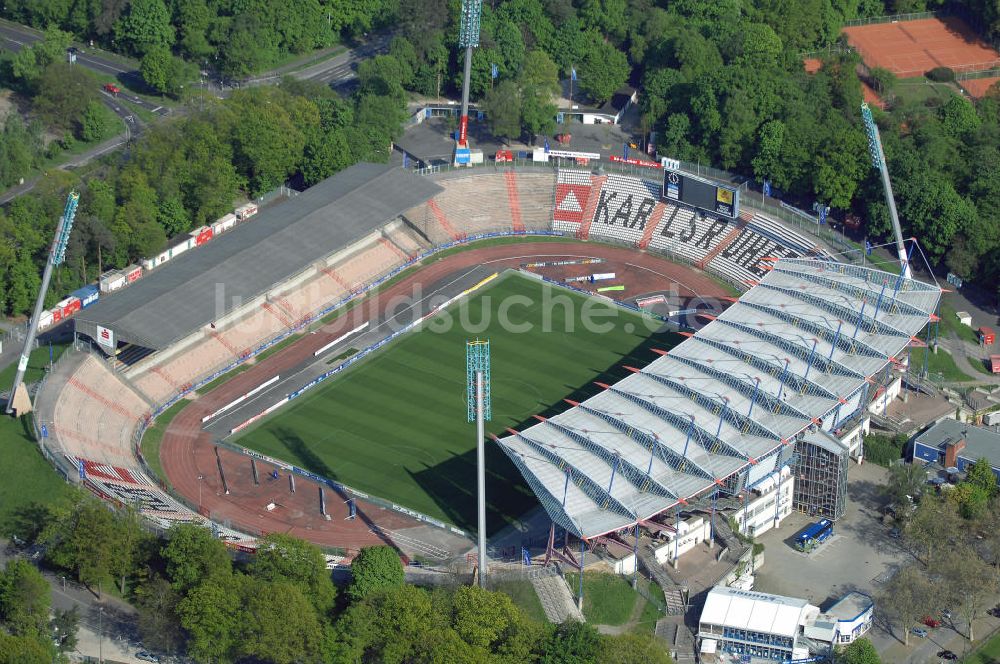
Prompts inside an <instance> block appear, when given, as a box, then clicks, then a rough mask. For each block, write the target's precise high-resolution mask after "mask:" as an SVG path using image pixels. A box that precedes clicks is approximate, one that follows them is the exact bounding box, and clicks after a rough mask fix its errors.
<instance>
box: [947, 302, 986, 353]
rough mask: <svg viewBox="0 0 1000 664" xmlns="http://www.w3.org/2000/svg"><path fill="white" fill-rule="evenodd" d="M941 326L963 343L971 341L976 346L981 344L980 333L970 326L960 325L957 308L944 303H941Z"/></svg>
mask: <svg viewBox="0 0 1000 664" xmlns="http://www.w3.org/2000/svg"><path fill="white" fill-rule="evenodd" d="M941 326H942V327H943V328H944V330H945V332H946V333H947V332H953V333H954V334H955V335H956V336H958V338H959V339H962V340H963V341H969V342H971V343H974V344H978V343H979V333H978V332H976V331H975V330H974V329H972V328H971V327H969V326H968V325H962V324H961V323H959V322H958V316H956V315H955V307H952V306H950V305H948V304H944V303H941Z"/></svg>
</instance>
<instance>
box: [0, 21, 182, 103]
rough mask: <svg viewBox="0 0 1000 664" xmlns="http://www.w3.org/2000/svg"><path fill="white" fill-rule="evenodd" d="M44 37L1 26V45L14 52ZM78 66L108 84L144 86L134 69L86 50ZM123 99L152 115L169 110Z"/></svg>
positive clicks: (138, 99) (130, 96)
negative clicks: (105, 79)
mask: <svg viewBox="0 0 1000 664" xmlns="http://www.w3.org/2000/svg"><path fill="white" fill-rule="evenodd" d="M41 39H42V36H41V34H39V33H38V32H37V31H35V30H32V29H31V28H27V27H20V26H18V27H15V26H13V25H11V24H10V23H2V24H0V45H2V46H4V47H5V48H8V49H10V50H12V51H15V52H17V51H20V50H21V49H22V48H24V47H25V46H31V45H32V44H34V43H35V42H37V41H41ZM76 64H77V66H80V67H84V68H86V69H89V70H91V71H93V72H95V73H96V74H98V75H100V76H104V77H106V78H107V79H108V81H107V82H109V83H111V82H118V83H126V84H128V85H132V86H141V85H143V81H142V77H141V76H140V75H139V72H138V70H137V69H135V68H134V67H129V66H126V65H123V64H121V63H120V62H116V61H114V60H112V59H110V58H105V57H101V56H100V55H97V54H95V53H92V52H90V51H88V50H87V49H86V48H84V49H82V50H77V52H76ZM120 97H121V98H122V99H126V100H128V101H130V102H131V103H133V104H135V105H137V106H139V107H140V108H143V109H145V110H147V111H149V112H150V113H155V114H157V115H166V113H167V111H168V110H169V109H166V108H164V107H163V105H162V104H157V103H156V102H151V101H147V100H145V99H143V98H142V97H138V96H136V95H134V94H130V93H127V92H122V93H120Z"/></svg>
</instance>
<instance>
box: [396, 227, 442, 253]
mask: <svg viewBox="0 0 1000 664" xmlns="http://www.w3.org/2000/svg"><path fill="white" fill-rule="evenodd" d="M385 237H386V239H387V240H389V241H390V242H392V243H393V244H395V245H396V246H397V247H399V248H400V249H402V250H403V251H404V252H406V254H407V255H408V256H416V255H418V254H421V253H423V252H424V251H427V250H428V249H429V248H430V246H431V245H430V243H428V242H427V241H426V240H424V239H423V238H421V237H420V236H418V235H417V234H416V232H414V231H413V229H411V228H408V227H406V226H400V227H399V228H397V229H395V230H393V231H390V232H389V233H387V234H386V236H385Z"/></svg>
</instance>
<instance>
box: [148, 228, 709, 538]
mask: <svg viewBox="0 0 1000 664" xmlns="http://www.w3.org/2000/svg"><path fill="white" fill-rule="evenodd" d="M571 257H577V258H582V257H591V258H603V259H604V260H605V261H606V263H607V265H604V266H602V267H601V270H602V271H603V270H605V269H607V270H609V271H610V270H617V271H619V272H620V279H619V280H617V281H616V283H621V282H624V283H625V285H626V289H627V290H626V292H627V293H629V297H634V296H636V295H639V294H643V293H651V292H662V291H670V290H672V289H674V288H676V290H677V292H678V294H679V295H680V296H682V297H685V296H687V297H694V296H702V297H705V298H718V297H724V296H726V295H727V293H726V291H725V289H724V288H723V287H722V286H720V285H719V283H718V282H716V281H715V280H713V279H712V278H711V277H709V276H708V275H707V274H705V273H703V272H700V271H698V270H696V269H694V268H691V267H688V266H684V265H679V264H677V263H671V262H669V261H667V260H666V259H664V258H661V257H659V256H656V255H652V254H648V253H645V252H640V251H637V250H634V249H626V248H618V247H609V246H604V245H600V244H590V243H579V242H544V243H541V242H530V243H519V244H510V245H500V246H495V247H484V248H481V249H475V248H471V249H468V250H465V251H462V252H459V253H457V254H453V255H451V256H447V257H445V258H442V259H440V260H437V261H435V262H433V263H431V264H429V265H427V266H424V267H419V268H417V269H415V270H413V271H411V272H409V273H407V276H406V277H405V278H404V279H401V280H400V281H398V282H396V283H394V284H392V285H391V286H390V287H389V288H387V289H386V290H384V291H383V292H381V293H379V295H378V297H368V298H366V299H365V300H364V301H363V302H362V303H361V304H360V305H358V307H360V308H362V311H363V314H364V317H359V316H358V315H356V312H353V313H352V315H351V316H342V317H340V318H338V319H336V320H334V321H333V322H331V323H329V324H327V325H326V326H324V327H323V328H322V329H321V330H319V331H318V332H316V333H315V334H308V335H304V336H303V337H302V339H301V340H300V341H298V342H296V343H294V344H292V345H291V346H288V347H287V348H284V349H282V350H281V351H280V352H278V353H275V354H274V355H272V356H270V357H268V358H266V359H265V360H263V361H262V362H258V363H255V364H253V365H252V366H251V368H250V369H249V370H247V371H244V372H243V373H240V374H238V375H237V376H235V377H233V378H231V379H230V380H229V381H227V382H226V383H224V384H223V385H221V386H219V387H218V388H216V389H214V390H212V391H211V392H209V393H208V394H205V395H203V396H198V397H196V398H195V399H194V400H193V401H192V403H191V405H189V406H188V407H186V408H184V409H182V410H181V412H180V413H178V414H177V416H176V417H174V419H173V420H172V421H171V423H170V425H169V427H168V428H167V430H166V432H165V433H164V436H163V440H162V443H161V446H160V461H161V463H162V465H163V470H164V473H165V474H166V476H167V479H168V480H169V482H170V484H171V485H172V486H173V487H174V489H175V490H176V491H177V492H178V493H180V495H182V496H184V497H185V498H186V499H187V500H188V501H189V503H191V504H194V505H199V506H200V510H201V512H202V513H203V514H204V515H206V516H209V517H211V518H212V519H213V520H214V521H216V522H219V523H222V522H226V521H228V522H229V523H230V525H231V526H232V527H234V528H236V529H238V530H241V531H244V532H248V533H250V534H254V535H257V534H266V533H270V532H281V533H287V534H291V535H294V536H296V537H300V538H302V539H306V540H309V541H311V542H313V543H315V544H318V545H320V546H326V547H341V548H344V549H346V550H347V551H348V553H349V554H350V553H351V552H353V551H356V550H357V549H359V548H360V547H362V546H368V545H371V544H380V543H383V541H382V540H381V539H380V538H379V536H378V535H376V534H375V533H373V532H372V525H373V524H375V525H377V526H379V527H381V528H384V529H390V530H394V529H400V528H406V527H410V526H415V525H419V524H418V522H417V521H416V520H414V519H412V518H410V517H406V516H404V515H402V514H399V513H396V512H393V511H391V510H386V509H382V508H379V507H377V506H375V505H372V504H370V503H363V502H362V501H358V503H357V506H358V513H359V518H358V519H357V520H354V521H347V520H346V516H347V507H346V505H345V504H344V498H343V497H341V496H338V495H337V494H335V493H334V492H333V491H332V490H331V489H329V488H327V489H326V490H325V492H326V506H327V513H328V514H329V515H330V520H326V519H324V518H323V517H322V516H321V515H320V514H319V485H318V484H317V483H315V482H313V481H311V480H306V479H305V478H302V477H297V478H296V479H295V484H296V487H295V493H292V492H291V490H290V486H289V479H288V477H287V474H286V473H284V472H281V473H280V477H279V479H277V480H272V479H270V473H271V471H272V470H273V468H272V467H270V466H268V465H267V464H264V463H262V462H258V463H257V467H258V477H259V480H260V483H259V485H258V484H254V482H253V477H252V473H251V466H250V458H249V457H247V456H245V455H242V454H238V453H236V452H231V451H229V450H226V449H222V448H219V450H218V459H217V458H216V448H215V446H214V445H213V443H212V438H211V436H210V435H209V434H208V433H207V432H205V431H203V430H202V425H201V418H202V417H204V416H205V415H208V414H209V413H212V412H214V411H216V410H217V409H218V408H220V407H222V406H224V405H225V404H227V403H229V402H230V401H232V400H233V399H235V398H236V397H238V396H240V395H241V394H244V393H246V392H247V391H249V390H251V389H253V388H254V387H256V386H257V385H259V384H261V383H262V382H264V381H266V380H268V379H269V378H271V377H272V376H274V375H276V374H282V375H283V374H285V373H287V372H288V371H289V370H291V369H293V368H295V367H298V366H300V365H302V364H303V363H307V362H309V361H311V360H313V352H314V351H316V350H318V349H319V348H321V347H323V346H324V345H326V344H327V343H329V342H330V341H332V340H333V339H335V338H337V337H338V336H340V335H341V334H343V333H344V332H346V331H348V330H349V329H351V326H352V325H356V322H355V321H357V320H371V319H374V318H375V317H376V316H377V315H380V314H381V313H382V312H383V311H384V310H385V308H386V307H387V306H389V305H391V304H392V303H393V301H394V300H396V299H397V296H398V297H403V296H405V295H408V294H411V293H413V292H414V290H415V289H416V288H418V287H419V286H421V285H427V286H430V285H433V284H436V283H439V282H441V281H442V280H443V279H445V278H446V277H448V276H450V275H453V274H456V273H460V272H462V271H465V270H467V269H469V268H471V267H475V266H478V265H483V264H485V263H490V264H491V265H495V266H496V267H497V269H498V270H499V269H502V268H507V267H517V266H519V265H520V264H521V263H525V262H532V261H540V260H559V259H565V258H571ZM591 267H593V266H577V268H578V269H579V273H580V274H581V275H582V274H585V273H587V272H590V271H593V270H591V269H590V268H591ZM564 271H568V268H566V269H564V270H560V272H564ZM553 276H554V275H553ZM220 464H221V466H222V467H223V468H224V472H225V476H226V481H227V483H228V486H229V490H230V492H229V494H228V495H227V494H226V493H225V492H224V490H223V485H222V480H221V477H220V473H219V465H220ZM199 478H202V479H199ZM270 503H274V508H273V509H271V510H268V509H266V506H267V505H269V504H270Z"/></svg>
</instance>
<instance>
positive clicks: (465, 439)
mask: <svg viewBox="0 0 1000 664" xmlns="http://www.w3.org/2000/svg"><path fill="white" fill-rule="evenodd" d="M514 296H518V297H519V298H526V299H525V300H520V299H519V300H508V298H510V297H514ZM543 298H548V299H555V300H556V303H557V304H555V306H549V307H545V306H539V304H540V303H542V302H544V300H543ZM502 302H504V303H505V304H504V306H501V303H502ZM526 302H531V303H532V304H531V305H528V304H526ZM558 303H565V305H566V306H562V305H560V304H558ZM508 304H513V306H509V307H507V305H508ZM585 304H586V307H587V309H588V310H594V311H599V312H602V313H603V314H606V315H607V317H606V318H602V319H601V321H600V322H601V324H602V325H605V326H607V328H608V329H607V330H602V331H601V332H597V331H594V330H588V329H584V326H583V324H582V321H581V309H582V307H583V306H584V305H585ZM501 309H505V310H507V318H508V320H509V321H510V322H511V323H512V324H515V325H522V326H523V325H524V324H527V325H529V326H531V328H532V329H531V330H530V331H528V332H522V333H520V334H518V333H515V332H513V331H505V330H503V329H501V327H500V325H499V324H498V322H497V319H498V312H499V311H500V310H501ZM543 310H544V311H546V312H547V315H546V314H543ZM460 312H463V313H462V315H459V314H460ZM487 317H488V318H487ZM462 320H466V321H471V324H477V325H478V324H479V323H481V322H483V321H488V323H487V324H486V325H479V326H478V329H476V330H473V331H466V328H469V325H470V324H466V323H463V322H461V321H462ZM545 320H548V321H549V323H550V325H549V326H548V327H549V329H551V331H548V332H545V331H541V328H542V326H543V323H544V321H545ZM448 321H450V322H451V323H453V324H452V325H450V326H447V325H446V323H447V322H448ZM445 328H447V329H445ZM567 330H571V331H567ZM474 337H480V338H489V339H490V342H491V345H492V385H493V389H492V405H493V419H492V421H490V422H488V423H487V430H488V431H489V432H492V433H495V434H498V435H500V434H502V433H504V430H505V429H506V428H507V427H517V426H520V425H521V424H527V422H528V420H529V418H531V415H532V414H535V413H540V414H543V415H544V414H550V413H554V412H557V411H561V410H563V409H565V408H567V406H566V405H565V404H564V403H563V402H562V399H563V397H570V398H573V399H582V398H585V397H586V396H589V395H590V394H593V393H594V392H596V391H597V390H598V389H599V388H597V387H596V386H594V385H593V383H592V381H594V380H603V381H606V382H613V381H615V380H616V379H618V378H620V377H623V376H625V375H627V374H628V371H627V370H626V369H623V368H622V365H624V364H629V365H634V366H643V365H644V364H646V363H648V362H649V361H651V360H652V359H654V358H655V357H656V355H655V354H654V353H652V352H651V351H650V350H649V347H650V346H655V347H671V346H673V345H675V344H676V341H677V340H679V338H680V337H676V336H675V335H653V334H651V333H650V332H649V328H648V327H647V323H646V322H645V321H644V320H643V319H642V318H641V317H639V316H638V315H636V314H632V313H629V312H623V311H621V310H619V309H618V308H617V307H614V306H613V305H608V304H606V303H604V302H603V301H601V300H598V299H596V298H592V299H590V300H589V301H588V300H587V298H583V297H580V296H577V295H571V294H567V293H564V292H562V291H555V290H554V289H553V288H552V287H550V286H547V285H544V284H542V283H541V282H538V281H535V280H533V279H528V278H525V277H519V276H516V275H510V276H508V277H506V278H503V279H501V280H500V281H498V282H495V284H494V285H493V286H492V287H489V288H487V289H485V290H483V291H481V292H480V293H478V294H476V295H475V296H473V297H472V298H471V299H469V300H468V301H467V302H465V303H463V306H461V307H459V306H456V305H453V306H452V308H450V309H449V310H447V311H446V312H444V313H443V314H442V315H441V316H439V317H437V318H435V319H432V320H430V321H428V322H427V323H425V327H424V328H423V329H422V330H420V331H417V332H414V333H412V334H409V335H407V336H405V337H403V338H401V339H399V340H397V341H395V342H394V343H393V344H391V345H390V346H389V347H388V348H387V349H385V350H383V351H381V352H379V353H377V354H375V355H373V356H372V357H370V358H367V359H366V360H365V361H363V362H362V363H361V364H360V365H359V366H358V367H355V368H352V369H351V370H349V371H347V372H345V374H343V375H341V376H338V377H337V378H335V379H332V380H330V381H329V382H328V383H325V384H324V385H323V386H322V387H319V388H315V389H314V390H313V391H312V392H310V393H308V394H307V395H306V396H304V397H301V398H299V399H297V400H296V401H295V402H293V404H291V405H290V406H288V407H286V408H284V409H282V410H281V411H279V412H278V413H276V414H275V415H273V416H272V417H270V418H269V419H267V420H265V421H263V422H262V423H260V424H258V425H257V426H255V427H254V428H252V429H251V430H249V431H248V432H246V433H245V434H243V435H242V436H240V437H239V438H238V439H237V441H236V442H237V443H239V444H240V445H244V446H246V447H248V448H251V449H254V450H257V451H260V452H263V453H264V454H268V455H271V456H274V457H278V458H281V459H284V460H286V461H290V462H293V463H295V464H296V465H299V466H301V467H304V468H308V469H309V470H312V471H313V472H316V473H319V474H321V475H324V476H326V477H330V478H333V479H336V480H339V481H341V482H344V483H345V484H347V485H349V486H352V487H354V488H357V489H360V490H362V491H367V492H370V493H373V494H375V495H377V496H381V497H382V498H385V499H388V500H392V501H395V502H397V503H399V504H401V505H405V506H406V507H409V508H411V509H415V510H419V511H420V512H423V513H425V514H428V515H430V516H432V517H436V518H439V519H443V520H445V521H448V522H451V523H454V524H455V525H457V526H459V527H461V528H465V529H472V528H474V525H475V519H476V515H475V505H476V501H475V479H474V478H475V426H474V425H473V424H470V423H468V422H467V421H466V385H465V381H466V375H465V341H466V340H467V339H470V338H474ZM532 421H533V420H532ZM487 467H488V469H489V472H488V473H487V479H486V481H487V487H486V490H487V511H488V513H487V519H488V529H489V530H490V532H495V531H496V530H498V529H499V528H501V527H503V526H504V525H505V524H506V523H510V522H511V521H512V520H513V519H515V518H516V517H518V516H520V515H521V514H523V513H524V512H526V511H527V510H529V509H531V508H532V507H533V506H535V505H536V504H537V503H536V500H535V498H534V496H533V494H532V493H531V491H530V489H529V488H528V487H527V486H526V485H525V484H524V482H523V481H522V480H521V477H520V474H519V473H518V472H517V470H516V469H515V468H514V466H513V465H512V464H511V463H510V461H509V460H508V459H507V457H506V456H505V455H504V454H503V453H502V452H501V451H500V450H499V449H498V448H497V447H496V446H493V445H490V444H487Z"/></svg>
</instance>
